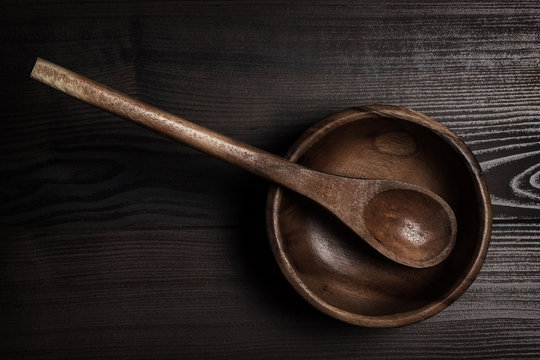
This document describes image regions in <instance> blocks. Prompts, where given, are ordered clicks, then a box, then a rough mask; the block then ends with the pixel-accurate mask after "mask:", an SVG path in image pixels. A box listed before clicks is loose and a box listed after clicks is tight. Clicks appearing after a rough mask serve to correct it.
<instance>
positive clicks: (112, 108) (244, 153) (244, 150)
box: [30, 58, 314, 193]
mask: <svg viewBox="0 0 540 360" xmlns="http://www.w3.org/2000/svg"><path fill="white" fill-rule="evenodd" d="M30 77H31V78H33V79H35V80H38V81H40V82H42V83H44V84H46V85H48V86H50V87H52V88H55V89H57V90H59V91H61V92H64V93H66V94H68V95H71V96H73V97H75V98H77V99H79V100H82V101H84V102H86V103H88V104H91V105H94V106H96V107H99V108H101V109H103V110H106V111H108V112H110V113H113V114H115V115H118V116H120V117H122V118H125V119H129V120H131V121H133V122H135V123H138V124H140V125H144V126H146V127H148V128H150V129H152V130H154V131H156V132H159V133H161V134H164V135H166V136H169V137H171V138H173V139H175V140H178V141H180V142H182V143H184V144H185V145H188V146H190V147H192V148H194V149H196V150H200V151H202V152H205V153H207V154H209V155H212V156H214V157H216V158H219V159H222V160H225V161H227V162H229V163H232V164H233V165H235V166H238V167H240V168H242V169H245V170H247V171H249V172H252V173H254V174H256V175H259V176H262V177H264V178H266V179H268V180H270V181H273V182H275V183H277V184H280V185H283V186H286V187H288V188H290V189H292V190H295V191H298V192H300V193H303V188H304V187H305V186H307V185H308V184H307V183H309V182H311V179H310V178H312V177H313V176H312V175H313V174H311V173H314V172H311V173H310V174H306V175H307V176H303V174H305V173H306V171H305V170H306V169H305V168H303V167H302V166H300V165H297V164H294V163H292V162H290V161H287V160H285V159H283V158H280V157H278V156H275V155H273V154H271V153H268V152H266V151H264V150H261V149H258V148H256V147H253V146H251V145H248V144H245V143H242V142H240V141H237V140H234V139H232V138H229V137H227V136H224V135H221V134H219V133H217V132H214V131H212V130H209V129H207V128H204V127H202V126H199V125H196V124H193V123H191V122H189V121H187V120H185V119H182V118H181V117H179V116H176V115H173V114H170V113H168V112H165V111H163V110H160V109H158V108H156V107H154V106H151V105H148V104H145V103H143V102H141V101H139V100H136V99H134V98H132V97H129V96H127V95H125V94H123V93H121V92H119V91H116V90H113V89H111V88H109V87H106V86H104V85H102V84H100V83H98V82H96V81H93V80H90V79H88V78H86V77H84V76H82V75H79V74H77V73H74V72H72V71H70V70H68V69H65V68H63V67H61V66H59V65H56V64H53V63H51V62H49V61H47V60H44V59H41V58H38V59H37V61H36V63H35V65H34V68H33V69H32V73H31V74H30ZM299 179H304V180H300V181H299ZM304 182H306V183H304Z"/></svg>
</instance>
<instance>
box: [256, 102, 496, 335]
mask: <svg viewBox="0 0 540 360" xmlns="http://www.w3.org/2000/svg"><path fill="white" fill-rule="evenodd" d="M374 116H376V117H383V118H393V119H396V118H397V119H400V120H405V121H408V122H411V123H414V124H418V125H421V126H422V127H425V128H427V129H429V130H431V131H433V132H434V133H435V134H437V135H438V136H439V137H440V138H442V139H443V140H444V141H445V142H446V143H447V144H449V145H450V146H451V147H452V149H453V150H454V151H456V152H457V153H458V154H459V155H460V156H461V157H462V159H463V160H464V162H465V164H466V167H467V170H468V171H469V174H470V175H471V178H472V180H473V183H474V188H475V192H476V198H477V201H478V204H479V207H480V209H479V214H480V218H479V234H478V237H479V238H480V241H479V244H478V245H477V248H476V256H475V258H474V260H473V261H471V262H470V263H469V265H468V268H467V269H466V271H464V272H463V275H462V276H461V277H460V278H458V280H456V282H455V284H454V286H452V287H451V288H450V289H449V290H448V291H446V292H445V293H444V294H443V295H442V296H441V297H439V298H438V299H436V300H434V301H432V302H430V303H429V304H427V305H425V306H423V307H421V308H419V309H415V310H412V311H407V312H401V313H395V314H386V315H363V314H358V313H352V312H349V311H346V310H343V309H340V308H337V307H335V306H333V305H330V304H328V303H327V302H325V301H324V300H323V299H321V298H320V297H318V296H317V295H316V294H315V293H313V292H312V291H311V290H310V289H309V287H308V286H307V285H306V284H304V282H303V281H302V279H301V278H300V276H299V275H298V274H297V273H296V271H295V268H294V266H293V265H292V264H291V263H290V262H289V260H288V257H287V254H286V252H285V250H284V248H283V246H282V245H283V242H282V240H281V239H282V238H283V237H282V235H281V233H280V229H279V226H278V225H279V224H278V223H279V221H278V219H279V216H278V213H279V211H278V205H279V204H280V202H281V196H282V191H281V190H280V188H279V187H278V186H276V185H272V186H271V187H270V189H269V191H268V197H267V206H266V225H267V232H268V236H269V242H270V246H271V248H272V252H273V254H274V257H275V258H276V261H277V263H278V265H279V268H280V269H281V272H282V273H283V275H284V276H285V277H286V278H287V280H288V281H289V283H290V284H291V285H292V286H293V288H294V289H295V290H296V291H297V292H298V293H299V294H300V295H301V296H302V297H303V298H304V299H306V300H307V301H308V302H309V303H311V304H312V305H313V306H314V307H316V308H317V309H319V310H320V311H322V312H324V313H326V314H328V315H330V316H332V317H334V318H337V319H339V320H342V321H344V322H347V323H350V324H354V325H359V326H364V327H399V326H404V325H410V324H413V323H416V322H419V321H422V320H425V319H427V318H429V317H431V316H434V315H435V314H437V313H439V312H440V311H442V310H444V309H445V308H447V307H448V306H449V305H450V304H452V303H453V302H454V301H456V300H457V299H458V298H459V297H460V296H461V295H462V294H463V293H464V292H465V291H466V290H467V289H468V288H469V286H470V285H471V284H472V283H473V281H474V280H475V278H476V276H477V275H478V273H479V272H480V269H481V267H482V265H483V263H484V260H485V258H486V254H487V250H488V247H489V242H490V238H491V225H492V212H491V201H490V197H489V192H488V189H487V185H486V181H485V178H484V175H483V173H482V170H481V167H480V165H479V163H478V161H477V159H476V158H475V156H474V154H473V153H472V151H471V150H470V149H469V147H468V146H467V145H466V144H465V143H464V142H463V141H462V140H461V139H459V137H458V136H457V135H456V134H455V133H453V132H452V131H451V130H450V129H448V128H447V127H446V126H444V125H442V124H441V123H439V122H438V121H437V120H435V119H433V118H431V117H429V116H427V115H425V114H422V113H419V112H417V111H414V110H411V109H408V108H404V107H399V106H394V105H366V106H358V107H352V108H348V109H345V110H341V111H339V112H337V113H334V114H332V115H330V116H327V117H325V118H324V119H322V120H321V121H319V122H317V123H315V124H314V125H313V126H311V127H310V128H308V129H307V130H306V131H305V132H304V133H303V134H302V135H301V136H300V137H299V138H298V139H297V140H296V141H295V142H294V143H293V144H292V146H291V147H290V148H289V150H288V151H287V154H286V155H285V158H287V159H289V160H291V161H293V162H296V161H298V159H299V158H300V157H301V156H302V155H303V154H304V153H305V152H306V151H307V150H309V149H310V148H311V147H312V146H313V145H314V144H315V143H316V142H318V141H319V140H320V139H321V138H322V137H324V136H325V135H326V134H328V133H330V132H331V131H332V130H334V129H337V128H339V127H341V126H343V125H346V124H348V123H351V122H354V121H359V120H360V121H361V120H362V119H365V118H370V117H371V118H372V117H374Z"/></svg>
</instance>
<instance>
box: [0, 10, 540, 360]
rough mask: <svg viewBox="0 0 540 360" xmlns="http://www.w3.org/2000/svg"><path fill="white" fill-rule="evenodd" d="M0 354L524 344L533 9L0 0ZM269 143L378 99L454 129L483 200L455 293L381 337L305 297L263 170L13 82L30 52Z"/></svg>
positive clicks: (254, 354) (460, 352) (435, 354)
mask: <svg viewBox="0 0 540 360" xmlns="http://www.w3.org/2000/svg"><path fill="white" fill-rule="evenodd" d="M0 17H1V20H2V21H1V24H2V25H1V32H0V41H1V48H2V56H1V58H0V65H1V66H0V71H1V73H2V77H1V82H2V105H3V106H2V109H3V111H2V119H1V126H0V136H1V137H0V159H1V160H0V161H1V162H0V172H1V176H0V181H1V184H2V186H1V187H0V193H1V198H0V200H1V201H0V226H1V242H0V294H1V295H0V320H1V324H2V325H1V329H0V357H1V358H2V359H17V358H24V359H34V358H36V359H37V358H54V359H62V358H69V359H72V358H114V359H123V358H156V359H157V358H171V359H172V358H182V359H183V358H186V359H187V358H245V359H255V358H279V359H283V358H286V359H289V358H291V359H292V358H298V359H306V358H317V359H328V358H352V359H358V358H371V357H373V358H376V357H382V358H429V359H433V358H448V359H454V358H457V357H465V358H510V357H516V358H527V357H529V358H540V330H539V328H540V35H539V34H540V4H539V3H538V2H536V1H520V2H509V3H506V2H494V1H486V2H470V1H465V2H458V3H456V2H438V3H437V2H434V1H425V2H390V1H383V2H380V1H378V2H368V1H363V2H362V1H350V2H348V3H346V2H331V1H310V2H303V3H301V2H289V1H277V2H267V3H264V2H262V1H256V2H235V3H231V2H227V1H223V2H222V1H213V2H199V1H192V2H172V1H131V2H130V1H122V2H114V1H101V0H89V1H84V2H69V1H57V2H51V3H49V2H38V3H34V2H26V3H25V2H21V1H4V2H3V4H2V14H1V15H0ZM37 56H40V57H43V58H45V59H48V60H51V61H53V62H56V63H58V64H60V65H63V66H65V67H67V68H70V69H72V70H74V71H77V72H80V73H81V74H84V75H86V76H88V77H90V78H93V79H96V80H98V81H100V82H103V83H105V84H107V85H110V86H112V87H115V88H118V89H119V90H122V91H124V92H126V93H128V94H131V95H133V96H135V97H137V98H139V99H141V100H143V101H147V102H150V103H152V104H154V105H157V106H159V107H162V108H164V109H167V110H169V111H171V112H173V113H177V114H179V115H183V116H185V117H186V118H188V119H190V120H192V121H194V122H196V123H198V124H202V125H204V126H207V127H209V128H211V129H214V130H217V131H220V132H222V133H224V134H227V135H229V136H232V137H234V138H237V139H240V140H243V141H245V142H247V143H250V144H253V145H256V146H259V147H261V148H264V149H266V150H269V151H271V152H275V153H278V154H283V153H284V152H285V150H286V149H287V147H288V146H289V145H290V144H291V143H292V141H293V140H294V139H295V138H296V137H298V136H299V135H300V134H301V133H302V132H303V130H305V129H306V128H307V127H309V126H310V125H312V124H313V123H315V122H316V121H318V120H319V119H321V118H323V117H325V116H326V115H329V114H331V113H333V112H335V111H338V110H341V109H343V108H346V107H350V106H354V105H361V104H373V103H378V104H394V105H401V106H406V107H410V108H413V109H415V110H418V111H421V112H424V113H426V114H428V115H430V116H433V117H435V118H436V119H438V120H439V121H441V122H442V123H444V124H445V125H447V126H448V127H449V128H450V129H452V130H454V131H455V132H456V133H457V134H458V135H460V136H461V137H462V138H463V139H464V141H465V142H466V143H467V144H468V145H469V146H470V147H471V149H472V150H473V151H474V153H475V154H476V156H477V157H478V159H479V161H480V162H481V165H482V167H483V169H484V171H485V174H486V177H487V181H488V186H489V189H490V193H491V198H492V201H493V210H494V226H493V236H492V243H491V246H490V250H489V253H488V256H487V259H486V262H485V264H484V267H483V269H482V271H481V272H480V275H479V276H478V278H477V280H476V282H475V283H474V284H473V285H472V286H471V288H470V289H469V290H468V291H467V292H466V293H465V295H464V296H463V297H462V298H460V299H459V300H458V301H457V302H456V303H454V304H453V305H451V306H450V307H449V308H448V309H446V310H445V311H443V312H442V313H440V314H439V315H437V316H435V317H433V318H431V319H428V320H426V321H424V322H421V323H418V324H415V325H412V326H408V327H404V328H398V329H367V328H359V327H354V326H351V325H348V324H345V323H341V322H339V321H337V320H334V319H332V318H330V317H327V316H326V315H324V314H322V313H319V312H318V311H316V310H315V309H313V308H312V307H311V306H310V305H308V304H307V303H306V302H305V301H304V300H303V299H302V298H300V296H299V295H297V294H296V293H295V292H294V291H293V289H292V288H291V287H290V286H289V284H288V283H287V282H286V280H285V279H284V277H283V276H282V275H281V273H280V271H279V269H278V267H277V265H276V263H275V261H274V259H273V256H272V254H271V251H270V247H269V245H268V243H267V237H266V231H265V201H266V191H267V187H268V184H267V183H265V182H264V181H262V180H260V179H258V178H256V177H254V176H252V175H249V174H247V173H244V172H241V171H240V170H237V169H235V168H232V167H231V166H229V165H227V164H224V163H221V162H219V161H218V160H214V159H212V158H209V157H207V156H205V155H201V154H199V153H196V152H194V151H192V150H190V149H188V148H186V147H184V146H181V145H177V144H175V143H173V142H172V141H170V140H167V139H165V138H162V137H160V136H158V135H156V134H153V133H151V132H149V131H147V130H145V129H143V128H140V127H137V126H135V125H133V124H131V123H128V122H126V121H124V120H121V119H118V118H115V117H113V116H111V115H109V114H107V113H104V112H102V111H100V110H97V109H95V108H92V107H90V106H88V105H86V104H83V103H81V102H78V101H75V100H73V99H72V98H69V97H67V96H65V95H63V94H60V93H58V92H56V91H54V90H52V89H50V88H47V87H45V86H44V85H42V84H39V83H37V82H35V81H32V80H30V79H29V78H28V75H29V73H30V69H31V66H32V64H33V62H34V60H35V57H37Z"/></svg>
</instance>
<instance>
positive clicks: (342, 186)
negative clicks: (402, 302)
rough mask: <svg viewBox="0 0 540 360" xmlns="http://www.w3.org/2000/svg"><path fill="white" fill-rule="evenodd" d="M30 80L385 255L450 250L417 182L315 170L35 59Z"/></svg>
mask: <svg viewBox="0 0 540 360" xmlns="http://www.w3.org/2000/svg"><path fill="white" fill-rule="evenodd" d="M30 77H31V78H33V79H35V80H38V81H41V82H42V83H44V84H46V85H49V86H51V87H53V88H55V89H57V90H60V91H62V92H64V93H66V94H68V95H71V96H73V97H75V98H77V99H80V100H82V101H85V102H87V103H89V104H91V105H94V106H97V107H99V108H101V109H104V110H106V111H109V112H111V113H113V114H116V115H118V116H120V117H123V118H126V119H129V120H132V121H134V122H135V123H138V124H141V125H144V126H146V127H148V128H150V129H152V130H154V131H157V132H159V133H161V134H164V135H167V136H169V137H171V138H173V139H176V140H178V141H180V142H182V143H184V144H186V145H188V146H190V147H192V148H194V149H197V150H200V151H202V152H205V153H207V154H209V155H212V156H214V157H217V158H219V159H222V160H225V161H227V162H229V163H231V164H233V165H235V166H238V167H240V168H242V169H244V170H247V171H249V172H252V173H254V174H256V175H259V176H262V177H263V178H265V179H268V180H270V181H273V182H275V183H277V184H279V185H282V186H284V187H287V188H289V189H290V190H293V191H295V192H297V193H300V194H302V195H304V196H306V197H308V198H309V199H311V200H313V201H315V202H316V203H318V204H320V205H322V206H323V207H324V208H326V209H327V210H328V211H330V212H331V213H333V214H334V215H335V216H337V217H338V218H339V219H340V220H341V221H342V222H343V223H344V224H345V225H347V226H348V227H350V228H351V229H352V230H353V231H354V232H355V233H356V234H358V235H359V236H360V237H361V238H363V239H364V240H365V241H366V242H367V243H369V244H370V245H371V246H372V247H373V248H375V249H376V250H377V251H379V252H380V253H381V254H383V255H384V256H386V257H388V258H389V259H392V260H394V261H396V262H398V263H401V264H404V265H408V266H412V267H416V268H424V267H429V266H433V265H436V264H438V263H440V262H441V261H443V260H444V259H445V258H446V257H447V256H448V255H449V254H450V252H451V251H452V249H453V247H454V244H455V239H456V231H457V224H456V218H455V216H454V213H453V211H452V209H451V208H450V206H449V205H448V204H447V203H446V202H445V201H444V200H443V199H441V198H440V197H439V196H438V195H436V194H434V193H433V192H431V191H429V190H427V189H424V188H421V187H419V186H416V185H412V184H407V183H402V182H398V181H390V180H381V179H357V178H348V177H343V176H337V175H332V174H326V173H321V172H318V171H314V170H311V169H308V168H305V167H303V166H301V165H298V164H296V163H293V162H291V161H288V160H286V159H283V158H281V157H278V156H276V155H273V154H270V153H268V152H266V151H264V150H260V149H257V148H255V147H253V146H250V145H247V144H244V143H242V142H239V141H236V140H233V139H231V138H229V137H226V136H224V135H221V134H218V133H216V132H214V131H211V130H209V129H206V128H204V127H201V126H199V125H196V124H193V123H190V122H188V121H186V120H184V119H182V118H180V117H178V116H175V115H172V114H170V113H167V112H165V111H162V110H160V109H157V108H155V107H153V106H150V105H148V104H144V103H142V102H140V101H138V100H135V99H133V98H130V97H128V96H127V95H125V94H122V93H120V92H118V91H115V90H112V89H110V88H107V87H105V86H103V85H101V84H99V83H97V82H94V81H92V80H89V79H87V78H85V77H83V76H81V75H78V74H76V73H74V72H72V71H69V70H67V69H64V68H62V67H60V66H58V65H55V64H53V63H51V62H48V61H46V60H43V59H40V58H38V59H37V61H36V63H35V65H34V68H33V69H32V73H31V75H30Z"/></svg>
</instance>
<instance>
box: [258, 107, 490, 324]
mask: <svg viewBox="0 0 540 360" xmlns="http://www.w3.org/2000/svg"><path fill="white" fill-rule="evenodd" d="M286 157H287V158H288V159H290V160H291V161H294V162H297V163H299V164H302V165H304V166H307V167H309V168H312V169H315V170H318V171H323V172H326V173H330V174H336V175H341V176H348V177H359V178H379V179H387V180H394V181H402V182H406V183H409V184H414V185H417V186H420V187H422V188H424V189H428V190H430V191H431V192H433V193H435V194H437V195H438V196H440V197H441V198H442V199H444V200H445V202H446V203H447V204H448V205H449V206H450V207H451V209H452V210H453V213H454V214H455V218H456V221H457V229H458V231H457V233H456V239H455V245H454V248H453V250H452V252H451V253H450V254H449V256H448V257H447V258H446V260H444V261H442V262H441V263H439V264H438V265H435V266H431V267H427V268H412V267H409V266H403V265H401V264H398V263H396V262H394V261H390V260H389V259H388V258H386V257H384V256H382V255H381V254H380V253H379V252H376V251H374V250H373V248H372V247H370V246H367V245H366V244H365V243H364V242H362V241H358V237H357V235H356V234H355V233H353V232H352V231H351V230H349V229H347V228H346V227H344V226H343V225H342V224H341V223H340V222H339V221H337V220H336V219H335V218H334V217H333V216H331V215H330V216H329V215H328V214H327V213H326V212H325V211H323V210H321V209H320V207H318V206H314V205H313V204H312V203H311V202H309V201H307V200H305V199H303V198H302V197H301V196H298V195H296V194H294V193H292V192H291V191H288V190H286V189H283V188H278V187H272V188H271V189H270V191H269V195H268V203H267V225H268V233H269V239H270V244H271V247H272V250H273V252H274V255H275V257H276V260H277V262H278V264H279V267H280V268H281V270H282V272H283V274H284V275H285V277H286V278H287V279H288V280H289V282H290V283H291V285H292V286H293V287H294V288H295V289H296V290H297V291H298V293H300V294H301V295H302V296H303V297H304V298H305V299H306V300H307V301H308V302H310V303H311V304H312V305H313V306H315V307H316V308H318V309H319V310H321V311H323V312H324V313H326V314H328V315H330V316H332V317H335V318H337V319H340V320H343V321H345V322H348V323H351V324H355V325H361V326H367V327H395V326H403V325H408V324H412V323H415V322H418V321H421V320H423V319H426V318H428V317H430V316H433V315H435V314H437V313H438V312H440V311H441V310H443V309H444V308H446V307H447V306H449V305H450V304H451V303H452V302H453V301H455V300H456V299H457V298H459V297H460V296H461V295H462V294H463V293H464V292H465V290H466V289H467V288H468V287H469V285H470V284H471V283H472V282H473V280H474V278H475V277H476V275H477V274H478V272H479V270H480V268H481V266H482V263H483V261H484V258H485V255H486V252H487V248H488V244H489V238H490V233H491V207H490V200H489V195H488V192H487V188H486V184H485V181H484V178H483V175H482V173H481V171H480V167H479V165H478V163H477V161H476V159H475V158H474V156H473V154H472V153H471V152H470V150H469V149H468V148H467V147H466V146H465V144H463V142H462V141H460V140H459V139H458V137H457V136H456V135H455V134H453V133H452V132H451V131H449V130H448V129H447V128H446V127H444V126H443V125H441V124H440V123H438V122H437V121H435V120H434V119H432V118H430V117H428V116H425V115H423V114H420V113H418V112H415V111H412V110H408V109H404V108H399V107H395V106H366V107H359V108H353V109H347V110H344V111H341V112H338V113H336V114H334V115H331V116H329V117H328V118H326V119H324V120H322V121H320V122H319V123H317V124H315V125H314V126H313V127H311V128H310V129H308V130H307V131H306V132H305V133H304V134H303V135H302V136H301V137H300V138H299V139H298V140H297V141H296V142H295V143H294V144H293V145H292V147H291V148H290V149H289V151H288V153H287V155H286ZM411 197H417V199H411ZM430 199H431V198H429V197H428V198H424V197H423V196H422V194H421V193H419V192H414V193H407V191H406V190H399V193H398V194H396V193H393V194H392V193H388V192H381V193H379V195H377V196H375V197H373V199H372V200H371V202H369V203H368V204H367V206H366V226H367V227H368V228H370V232H371V233H373V234H374V235H375V236H380V237H383V236H387V235H388V234H392V236H400V235H399V234H403V233H407V232H413V233H414V232H416V230H415V229H417V227H416V224H414V223H413V224H411V223H407V222H405V221H403V219H406V218H407V214H409V213H410V211H411V209H410V207H409V205H408V201H410V200H413V201H412V202H411V203H415V204H418V203H422V204H423V205H422V206H416V207H415V208H414V209H415V211H421V212H425V213H427V214H429V216H431V217H435V216H436V212H437V206H435V207H433V204H432V203H431V202H430ZM386 207H394V208H392V209H391V211H390V215H385V214H381V208H386ZM398 213H399V214H401V216H395V214H398ZM424 215H425V214H424ZM424 215H422V214H420V215H414V216H413V218H415V219H418V218H424ZM381 216H382V218H384V217H387V218H386V219H385V220H382V219H381ZM372 217H373V218H374V219H376V220H373V219H372ZM379 219H381V220H380V222H379ZM436 224H437V223H436ZM438 224H439V225H440V226H439V227H438V226H435V227H433V228H432V231H433V232H432V233H430V234H422V235H421V236H419V238H420V239H421V238H422V237H423V236H435V237H436V236H440V235H441V234H445V233H446V231H447V229H446V225H444V224H443V223H438ZM422 229H426V227H425V226H422ZM407 237H408V238H411V237H410V235H408V236H407ZM389 243H390V242H389ZM399 243H400V244H407V242H404V241H401V242H399ZM441 244H442V246H444V242H441ZM409 245H410V246H409V248H407V249H406V251H407V252H408V253H409V254H410V255H411V254H414V252H415V249H416V248H418V247H421V246H422V245H421V241H419V242H418V243H416V244H415V243H411V244H409ZM393 251H394V252H395V253H399V251H400V250H399V249H394V250H393ZM436 251H437V252H439V251H441V250H440V249H438V250H436ZM441 252H444V251H441ZM411 256H412V255H411ZM421 256H422V255H420V257H421ZM412 258H414V257H412Z"/></svg>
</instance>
